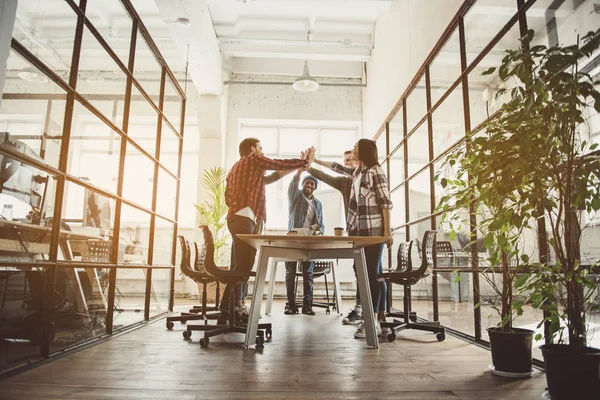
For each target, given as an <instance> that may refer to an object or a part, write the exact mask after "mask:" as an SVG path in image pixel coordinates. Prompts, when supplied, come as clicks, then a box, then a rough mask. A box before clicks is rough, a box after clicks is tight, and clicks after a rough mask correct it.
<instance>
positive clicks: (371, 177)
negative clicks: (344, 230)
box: [331, 162, 392, 236]
mask: <svg viewBox="0 0 600 400" xmlns="http://www.w3.org/2000/svg"><path fill="white" fill-rule="evenodd" d="M331 169H332V170H334V171H336V172H339V173H340V174H345V175H348V176H351V177H352V180H353V182H352V186H351V189H350V190H351V193H350V202H349V204H348V216H347V217H346V223H347V225H348V234H349V235H350V236H384V235H385V234H386V232H384V231H383V228H384V226H383V211H382V209H384V208H389V209H391V208H392V200H391V199H390V190H389V188H388V183H387V178H386V176H385V173H384V172H383V168H381V166H380V165H373V166H372V167H371V168H368V169H367V168H365V169H363V170H362V171H359V170H358V168H357V167H355V168H349V167H345V166H343V165H341V164H338V163H335V162H334V163H333V165H332V166H331ZM359 182H360V184H359ZM357 188H360V189H357Z"/></svg>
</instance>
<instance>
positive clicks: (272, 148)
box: [238, 125, 279, 155]
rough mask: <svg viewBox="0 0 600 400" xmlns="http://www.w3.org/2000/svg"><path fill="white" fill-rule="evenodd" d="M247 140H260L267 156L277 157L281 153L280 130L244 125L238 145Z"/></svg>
mask: <svg viewBox="0 0 600 400" xmlns="http://www.w3.org/2000/svg"><path fill="white" fill-rule="evenodd" d="M246 138H256V139H258V140H259V141H260V144H261V146H262V148H263V153H265V154H267V155H275V154H278V152H279V129H278V128H272V127H258V126H243V125H242V127H241V129H240V136H239V138H238V139H239V140H238V143H239V142H241V141H242V140H244V139H246Z"/></svg>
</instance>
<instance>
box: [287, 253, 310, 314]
mask: <svg viewBox="0 0 600 400" xmlns="http://www.w3.org/2000/svg"><path fill="white" fill-rule="evenodd" d="M296 264H297V263H296V262H290V261H288V262H286V263H285V290H286V292H287V301H288V305H289V307H290V308H294V307H295V306H296V285H295V283H296ZM301 264H302V281H303V283H304V287H303V294H304V298H303V299H302V307H312V301H313V280H314V278H313V271H314V269H315V263H314V262H302V263H301Z"/></svg>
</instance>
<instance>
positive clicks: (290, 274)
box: [285, 169, 325, 315]
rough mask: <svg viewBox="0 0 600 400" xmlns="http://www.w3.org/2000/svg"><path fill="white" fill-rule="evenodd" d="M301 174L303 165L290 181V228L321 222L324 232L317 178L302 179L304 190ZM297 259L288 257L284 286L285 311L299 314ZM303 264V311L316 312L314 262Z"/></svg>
mask: <svg viewBox="0 0 600 400" xmlns="http://www.w3.org/2000/svg"><path fill="white" fill-rule="evenodd" d="M300 175H302V169H299V170H298V171H297V172H296V174H295V175H294V178H293V179H292V181H291V182H290V186H289V189H288V201H289V215H288V229H289V230H290V231H291V230H293V229H294V228H311V227H313V226H315V225H318V227H319V230H320V231H321V232H323V231H324V230H325V227H324V226H323V205H322V204H321V202H320V201H319V200H318V199H317V198H316V197H315V196H313V192H314V191H315V190H316V189H317V185H318V184H319V182H318V180H317V179H316V178H315V177H313V176H310V175H308V176H306V177H305V178H304V179H303V180H302V190H300V189H299V188H298V184H299V183H300ZM296 264H297V263H296V262H295V261H293V262H292V261H288V262H286V263H285V289H286V292H287V304H286V306H285V314H287V315H293V314H297V313H298V310H297V308H296V285H295V283H296ZM300 264H301V266H302V281H303V296H304V297H303V299H302V314H306V315H315V312H314V311H313V309H312V299H313V279H314V278H313V272H314V269H315V263H314V262H312V261H306V262H301V263H300Z"/></svg>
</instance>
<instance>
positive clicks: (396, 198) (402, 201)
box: [390, 185, 406, 228]
mask: <svg viewBox="0 0 600 400" xmlns="http://www.w3.org/2000/svg"><path fill="white" fill-rule="evenodd" d="M404 189H405V186H404V185H402V186H400V187H399V188H398V189H396V190H394V191H393V192H392V193H391V194H390V196H391V199H392V203H393V204H394V207H392V209H391V211H390V219H391V225H392V227H393V228H395V227H397V226H400V225H403V224H405V223H406V197H405V196H406V194H405V192H404Z"/></svg>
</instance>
